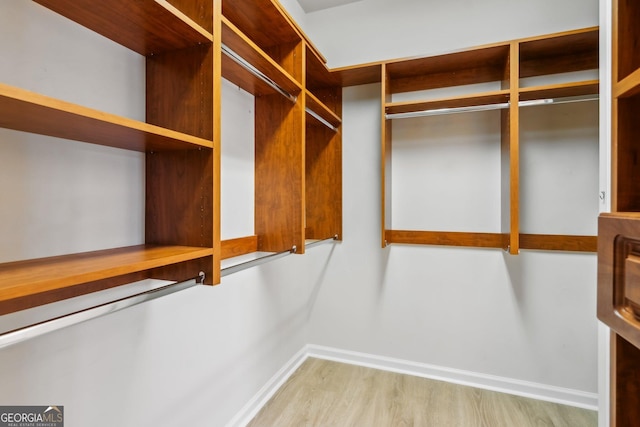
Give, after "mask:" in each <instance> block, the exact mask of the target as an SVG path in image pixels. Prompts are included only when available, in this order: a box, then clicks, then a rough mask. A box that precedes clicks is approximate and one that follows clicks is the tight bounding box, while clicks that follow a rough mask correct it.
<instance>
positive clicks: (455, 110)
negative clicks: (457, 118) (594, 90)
mask: <svg viewBox="0 0 640 427" xmlns="http://www.w3.org/2000/svg"><path fill="white" fill-rule="evenodd" d="M598 99H599V97H598V96H597V95H596V96H568V97H564V98H546V99H533V100H530V101H520V102H518V106H519V107H533V106H536V105H547V104H567V103H570V102H583V101H596V100H598ZM509 106H511V102H500V103H497V104H486V105H475V106H470V107H452V108H438V109H434V110H422V111H411V112H409V113H390V114H385V118H386V119H408V118H412V117H427V116H439V115H442V114H455V113H471V112H477V111H490V110H502V109H505V108H509Z"/></svg>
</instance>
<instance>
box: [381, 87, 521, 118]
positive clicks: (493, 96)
mask: <svg viewBox="0 0 640 427" xmlns="http://www.w3.org/2000/svg"><path fill="white" fill-rule="evenodd" d="M507 101H509V90H497V91H492V92H483V93H473V94H469V95H461V96H455V97H450V98H439V99H432V100H426V101H416V102H408V101H405V102H391V103H388V104H385V110H386V112H387V114H395V113H410V112H415V111H424V110H437V109H440V108H456V107H475V106H479V105H489V104H500V103H504V102H507Z"/></svg>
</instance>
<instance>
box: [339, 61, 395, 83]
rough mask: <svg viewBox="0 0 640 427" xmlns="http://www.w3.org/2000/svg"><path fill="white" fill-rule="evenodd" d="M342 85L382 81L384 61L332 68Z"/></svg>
mask: <svg viewBox="0 0 640 427" xmlns="http://www.w3.org/2000/svg"><path fill="white" fill-rule="evenodd" d="M330 71H331V74H332V75H334V76H336V78H337V80H338V81H340V83H341V85H342V87H349V86H359V85H365V84H370V83H380V80H381V78H382V62H375V63H369V64H362V65H354V66H349V67H339V68H333V69H331V70H330Z"/></svg>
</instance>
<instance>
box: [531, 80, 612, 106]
mask: <svg viewBox="0 0 640 427" xmlns="http://www.w3.org/2000/svg"><path fill="white" fill-rule="evenodd" d="M599 91H600V83H599V82H598V80H586V81H581V82H571V83H561V84H554V85H545V86H535V87H527V88H521V89H520V101H531V100H535V99H545V98H565V97H571V96H583V95H597V94H598V93H599Z"/></svg>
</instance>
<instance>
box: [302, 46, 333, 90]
mask: <svg viewBox="0 0 640 427" xmlns="http://www.w3.org/2000/svg"><path fill="white" fill-rule="evenodd" d="M305 58H306V64H305V72H306V77H307V78H306V82H305V83H306V87H307V88H308V89H309V88H311V89H313V88H323V87H340V86H341V85H342V83H341V81H340V78H339V76H338V75H337V74H336V73H331V72H330V71H329V69H328V68H327V66H326V64H325V63H326V61H321V60H320V58H318V57H317V56H316V55H314V54H313V51H312V50H311V48H310V47H309V46H308V45H307V47H306V55H305Z"/></svg>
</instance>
